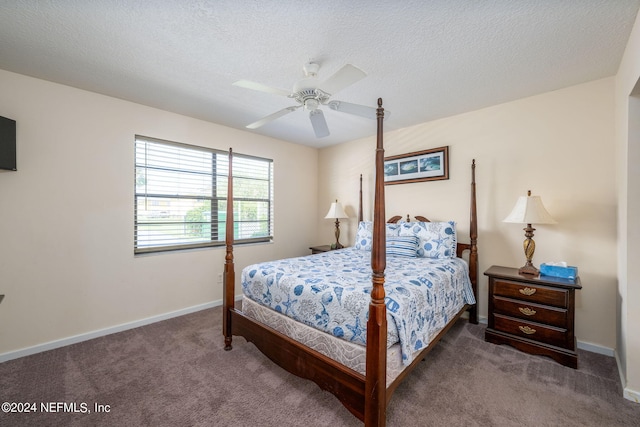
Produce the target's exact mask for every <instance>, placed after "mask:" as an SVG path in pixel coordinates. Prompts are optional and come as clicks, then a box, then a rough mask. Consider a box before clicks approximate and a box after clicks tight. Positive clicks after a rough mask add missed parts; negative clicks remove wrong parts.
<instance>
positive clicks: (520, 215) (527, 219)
mask: <svg viewBox="0 0 640 427" xmlns="http://www.w3.org/2000/svg"><path fill="white" fill-rule="evenodd" d="M502 222H515V223H519V224H556V221H555V220H554V219H553V218H551V215H549V212H547V210H546V209H545V208H544V205H543V204H542V199H541V198H540V196H532V195H531V192H530V191H529V195H527V196H522V197H519V198H518V201H517V202H516V205H515V206H514V207H513V210H512V211H511V213H510V214H509V216H507V217H506V218H505V219H503V220H502Z"/></svg>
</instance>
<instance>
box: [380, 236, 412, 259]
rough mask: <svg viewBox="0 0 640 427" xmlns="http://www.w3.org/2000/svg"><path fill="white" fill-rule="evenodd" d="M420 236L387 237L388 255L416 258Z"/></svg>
mask: <svg viewBox="0 0 640 427" xmlns="http://www.w3.org/2000/svg"><path fill="white" fill-rule="evenodd" d="M417 250H418V236H387V255H391V256H404V257H411V258H415V257H416V256H417Z"/></svg>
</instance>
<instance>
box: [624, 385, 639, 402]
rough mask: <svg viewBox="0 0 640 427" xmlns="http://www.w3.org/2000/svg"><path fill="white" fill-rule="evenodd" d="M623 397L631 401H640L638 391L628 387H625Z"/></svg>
mask: <svg viewBox="0 0 640 427" xmlns="http://www.w3.org/2000/svg"><path fill="white" fill-rule="evenodd" d="M624 398H625V399H627V400H630V401H632V402H636V403H640V391H635V390H631V389H630V388H625V389H624Z"/></svg>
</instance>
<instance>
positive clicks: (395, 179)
mask: <svg viewBox="0 0 640 427" xmlns="http://www.w3.org/2000/svg"><path fill="white" fill-rule="evenodd" d="M443 179H449V146H444V147H438V148H431V149H429V150H423V151H414V152H412V153H407V154H400V155H397V156H389V157H385V158H384V184H385V185H393V184H406V183H410V182H422V181H439V180H443Z"/></svg>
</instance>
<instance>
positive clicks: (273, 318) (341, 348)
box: [242, 296, 406, 386]
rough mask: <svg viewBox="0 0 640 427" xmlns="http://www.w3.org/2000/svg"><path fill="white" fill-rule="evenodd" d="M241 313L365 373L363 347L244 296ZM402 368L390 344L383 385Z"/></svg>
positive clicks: (398, 351)
mask: <svg viewBox="0 0 640 427" xmlns="http://www.w3.org/2000/svg"><path fill="white" fill-rule="evenodd" d="M242 312H243V313H244V314H245V315H247V316H248V317H251V318H252V319H255V320H257V321H258V322H260V323H262V324H264V325H267V326H269V327H271V328H273V329H275V330H277V331H278V332H280V333H282V334H284V335H286V336H288V337H289V338H291V339H293V340H295V341H297V342H299V343H301V344H304V345H305V346H307V347H309V348H312V349H314V350H315V351H317V352H319V353H321V354H323V355H325V356H327V357H330V358H331V359H333V360H335V361H337V362H339V363H341V364H343V365H345V366H347V367H349V368H351V369H353V370H354V371H356V372H359V373H361V374H362V375H365V369H366V349H365V347H364V346H362V345H358V344H354V343H351V342H349V341H345V340H343V339H340V338H337V337H334V336H333V335H329V334H327V333H325V332H322V331H320V330H317V329H315V328H312V327H310V326H307V325H305V324H302V323H300V322H297V321H295V320H293V319H291V318H290V317H287V316H284V315H282V314H280V313H278V312H276V311H274V310H272V309H271V308H268V307H264V306H262V305H260V304H258V303H256V302H254V301H252V300H251V299H249V298H247V297H246V296H243V298H242ZM404 368H406V366H405V365H403V364H402V353H401V349H400V345H399V344H394V345H392V346H391V347H389V349H388V350H387V386H389V385H390V384H391V383H392V382H393V381H394V380H395V379H396V378H397V377H398V375H400V373H401V372H402V371H403V370H404Z"/></svg>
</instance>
